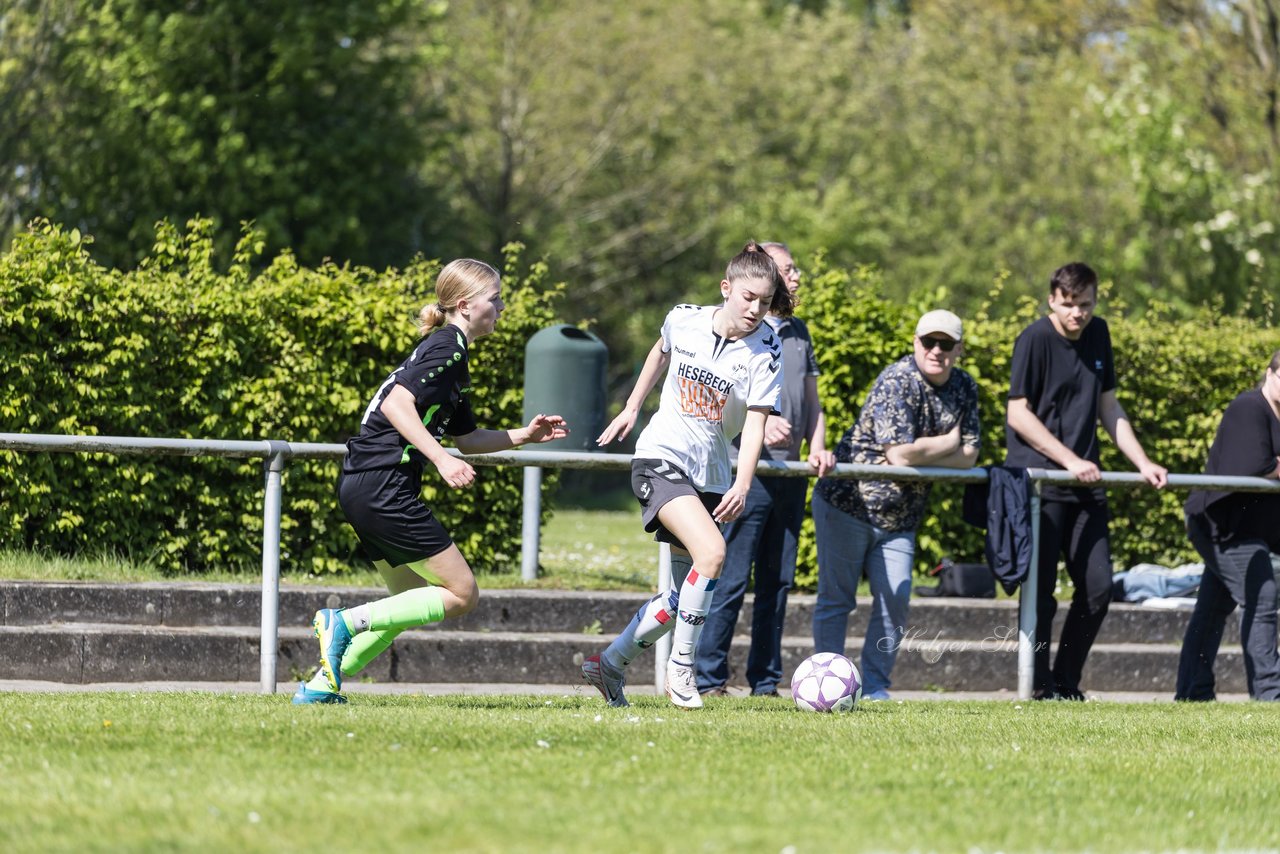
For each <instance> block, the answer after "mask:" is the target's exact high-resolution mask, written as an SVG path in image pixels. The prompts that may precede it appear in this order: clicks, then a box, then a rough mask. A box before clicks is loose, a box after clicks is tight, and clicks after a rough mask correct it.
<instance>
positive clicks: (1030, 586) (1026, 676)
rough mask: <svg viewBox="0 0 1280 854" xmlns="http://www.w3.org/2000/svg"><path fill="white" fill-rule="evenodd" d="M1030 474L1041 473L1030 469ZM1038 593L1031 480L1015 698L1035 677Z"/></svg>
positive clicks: (1035, 495) (1025, 696) (1035, 489)
mask: <svg viewBox="0 0 1280 854" xmlns="http://www.w3.org/2000/svg"><path fill="white" fill-rule="evenodd" d="M1030 473H1031V476H1032V478H1035V477H1036V476H1037V475H1041V474H1043V472H1042V471H1041V470H1039V469H1031V470H1030ZM1039 595H1040V481H1038V480H1034V479H1033V480H1032V481H1031V566H1030V567H1029V568H1028V569H1027V578H1026V580H1025V581H1023V582H1022V590H1021V592H1020V594H1019V597H1018V699H1019V700H1030V699H1031V694H1032V692H1033V691H1034V689H1035V678H1036V621H1037V618H1036V598H1037V597H1038V596H1039Z"/></svg>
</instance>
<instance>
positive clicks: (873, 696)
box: [862, 688, 889, 702]
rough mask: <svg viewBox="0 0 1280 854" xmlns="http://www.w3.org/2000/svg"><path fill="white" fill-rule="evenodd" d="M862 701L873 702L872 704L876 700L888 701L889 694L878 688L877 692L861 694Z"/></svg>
mask: <svg viewBox="0 0 1280 854" xmlns="http://www.w3.org/2000/svg"><path fill="white" fill-rule="evenodd" d="M862 699H864V700H871V701H873V702H874V701H876V700H888V699H889V692H888V691H886V690H885V689H883V688H879V689H877V690H875V691H871V692H869V693H866V694H863V695H862Z"/></svg>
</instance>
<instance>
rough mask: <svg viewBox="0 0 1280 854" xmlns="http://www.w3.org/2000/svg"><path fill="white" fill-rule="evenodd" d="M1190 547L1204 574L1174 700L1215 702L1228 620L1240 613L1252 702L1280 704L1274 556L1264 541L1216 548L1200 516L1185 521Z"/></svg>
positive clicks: (1188, 630)
mask: <svg viewBox="0 0 1280 854" xmlns="http://www.w3.org/2000/svg"><path fill="white" fill-rule="evenodd" d="M1187 532H1188V534H1189V536H1190V537H1191V544H1192V545H1193V546H1195V547H1196V551H1198V552H1199V553H1200V556H1201V557H1202V558H1204V566H1205V573H1204V577H1203V578H1202V579H1201V581H1200V592H1199V594H1198V595H1197V596H1196V607H1195V610H1194V611H1193V612H1192V614H1191V621H1190V622H1188V623H1187V633H1186V636H1185V637H1184V638H1183V640H1182V656H1181V658H1180V659H1179V661H1178V686H1177V691H1176V693H1175V695H1174V699H1175V700H1212V699H1214V696H1215V693H1214V678H1213V661H1214V659H1215V658H1216V657H1217V655H1218V646H1219V645H1220V644H1221V643H1222V632H1223V629H1224V628H1225V627H1226V623H1227V616H1228V615H1229V614H1230V613H1231V612H1232V611H1234V610H1235V609H1236V607H1237V606H1239V607H1240V609H1241V611H1240V645H1241V646H1242V647H1243V648H1244V668H1245V677H1246V679H1247V682H1248V686H1249V696H1250V697H1252V698H1254V699H1255V700H1280V655H1278V654H1277V652H1276V578H1275V572H1274V571H1273V570H1272V567H1271V553H1270V551H1269V550H1268V549H1267V544H1266V543H1265V542H1263V541H1262V540H1254V539H1242V540H1237V541H1233V542H1230V543H1226V544H1222V543H1215V542H1213V541H1212V540H1211V539H1210V537H1209V527H1208V525H1207V524H1206V522H1205V521H1204V519H1203V518H1202V517H1200V516H1198V515H1191V516H1188V517H1187Z"/></svg>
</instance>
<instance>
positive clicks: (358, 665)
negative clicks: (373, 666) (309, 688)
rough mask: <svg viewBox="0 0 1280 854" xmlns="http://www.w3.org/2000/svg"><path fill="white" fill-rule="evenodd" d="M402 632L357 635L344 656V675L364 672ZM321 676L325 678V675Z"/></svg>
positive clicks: (383, 630) (388, 631)
mask: <svg viewBox="0 0 1280 854" xmlns="http://www.w3.org/2000/svg"><path fill="white" fill-rule="evenodd" d="M402 631H404V629H379V630H377V631H372V630H371V631H367V632H361V633H360V634H358V635H356V636H355V637H354V638H352V639H351V645H350V646H348V647H347V651H346V652H344V653H343V654H342V675H343V676H355V675H356V674H357V673H359V672H360V671H361V670H364V669H365V668H366V667H368V666H369V662H371V661H373V660H374V659H375V658H377V657H378V656H379V655H381V654H382V652H383V651H384V650H386V648H387V647H389V646H391V642H392V641H393V640H395V639H396V636H397V635H399V634H400V633H401V632H402ZM320 675H321V676H322V677H323V676H324V674H323V673H322V674H320Z"/></svg>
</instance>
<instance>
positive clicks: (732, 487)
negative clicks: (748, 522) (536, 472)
mask: <svg viewBox="0 0 1280 854" xmlns="http://www.w3.org/2000/svg"><path fill="white" fill-rule="evenodd" d="M720 293H721V294H722V295H723V296H724V304H723V305H718V306H696V305H678V306H676V307H675V308H673V309H672V310H671V311H670V313H668V314H667V318H666V320H665V321H664V322H663V324H662V337H661V338H659V339H658V341H657V343H655V344H654V345H653V349H652V350H650V351H649V356H648V358H647V359H645V363H644V367H643V368H642V369H641V370H640V376H639V378H638V379H637V380H636V386H635V389H634V390H633V391H632V392H631V396H630V397H629V398H628V399H627V404H626V406H625V407H624V408H623V410H622V412H621V413H619V414H618V417H617V418H615V419H614V420H613V422H612V423H611V424H610V425H609V426H608V427H607V428H606V429H605V431H604V432H603V433H602V434H600V438H599V440H598V441H599V443H600V445H602V446H603V445H605V444H608V443H609V442H612V441H613V440H614V439H620V438H622V437H623V436H626V435H627V433H629V432H630V431H631V428H632V427H634V426H635V423H636V418H637V417H638V416H639V413H640V406H641V404H643V403H644V400H645V398H646V397H647V396H648V395H649V392H650V390H652V389H653V386H654V384H655V383H656V382H657V380H658V377H659V375H660V374H661V373H662V371H663V369H666V368H668V365H669V366H670V367H669V369H668V370H667V375H666V381H665V382H664V383H663V386H662V400H661V403H660V404H659V406H658V411H657V412H656V413H654V415H653V418H652V419H650V421H649V425H648V426H647V427H645V429H644V432H642V433H641V434H640V438H639V440H638V441H637V442H636V452H635V457H634V458H633V460H632V463H631V485H632V489H633V490H634V491H635V494H636V498H637V499H639V501H640V506H641V507H642V508H643V510H644V524H645V530H646V531H651V532H653V533H654V534H655V539H657V540H658V541H659V542H665V543H670V544H671V547H672V548H671V563H672V577H673V578H674V579H682V580H683V583H682V584H678V587H677V589H676V590H672V591H671V592H670V593H667V592H665V591H664V592H660V593H659V594H658V595H657V596H655V597H653V599H651V600H649V602H647V603H646V604H645V605H644V607H642V608H641V609H640V610H639V611H638V612H637V613H636V615H635V617H634V618H632V620H631V622H630V623H629V624H628V625H627V627H626V628H625V629H623V631H622V634H620V635H618V637H617V638H616V639H615V640H614V641H613V643H611V644H610V645H609V647H608V648H607V649H606V650H604V652H602V653H600V654H599V655H593V656H591V657H590V658H588V659H587V660H586V661H584V662H583V664H582V675H583V678H585V679H586V680H587V681H588V682H590V683H591V684H592V685H594V686H595V687H596V688H598V689H599V690H600V693H601V694H603V695H604V698H605V700H607V701H608V702H609V705H611V706H625V705H627V699H626V697H625V696H624V695H623V690H622V689H623V681H624V680H623V669H624V668H625V667H626V666H627V665H628V664H629V663H631V661H632V659H634V658H635V657H636V656H637V655H639V654H640V652H641V651H642V650H644V649H647V648H648V647H650V646H652V645H653V643H654V642H655V641H656V640H657V639H658V638H660V637H662V636H663V635H664V634H666V633H667V632H668V631H671V630H672V629H673V628H674V630H675V637H674V643H673V645H672V652H671V659H670V660H669V661H668V662H667V678H666V683H667V696H668V697H670V698H671V701H672V702H673V703H675V704H676V705H677V706H680V707H682V708H688V709H696V708H701V707H702V698H701V696H699V694H698V689H697V685H696V684H695V682H694V669H693V654H694V650H695V649H696V648H697V646H698V635H699V634H701V632H702V624H703V621H704V620H705V619H706V615H707V610H708V608H710V606H711V595H712V591H714V589H715V584H716V579H717V578H719V576H720V569H721V564H723V562H724V537H723V536H722V535H721V533H720V529H719V527H718V523H720V522H730V521H732V520H733V519H735V518H737V516H738V514H739V513H741V512H742V509H743V507H744V506H745V505H746V498H747V492H748V490H749V489H750V488H751V478H752V475H753V474H754V473H755V469H756V463H757V462H759V460H760V450H761V447H762V445H763V443H764V422H765V418H766V417H767V416H768V415H769V413H770V412H772V411H775V409H776V407H777V403H778V395H779V391H780V389H781V377H782V373H781V364H780V362H781V359H782V348H781V345H780V344H779V342H778V339H777V336H775V335H774V334H773V332H772V330H771V329H770V327H769V326H768V324H762V323H761V321H762V320H763V319H764V316H765V315H766V314H768V313H770V312H772V313H774V314H776V315H779V316H781V317H785V316H787V315H789V314H791V294H790V292H789V291H788V290H787V288H786V286H785V284H784V282H783V281H782V277H781V275H780V274H779V273H778V268H777V266H776V265H775V264H774V263H773V259H771V258H770V257H769V254H768V253H767V252H765V251H764V250H763V249H761V248H760V246H759V245H758V244H756V243H755V242H751V243H748V244H747V245H746V247H744V248H743V250H742V251H741V252H739V253H738V254H737V255H736V256H735V257H734V259H733V260H732V261H730V262H729V266H728V269H727V270H726V271H725V277H724V280H723V281H722V282H721V283H720ZM739 433H741V434H742V442H741V449H740V451H739V453H738V473H737V476H736V477H733V475H732V470H731V469H730V466H729V443H730V442H732V441H733V439H734V437H736V436H737V435H738V434H739ZM677 567H679V569H677ZM682 572H683V573H685V574H683V575H682ZM677 617H678V619H677Z"/></svg>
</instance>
